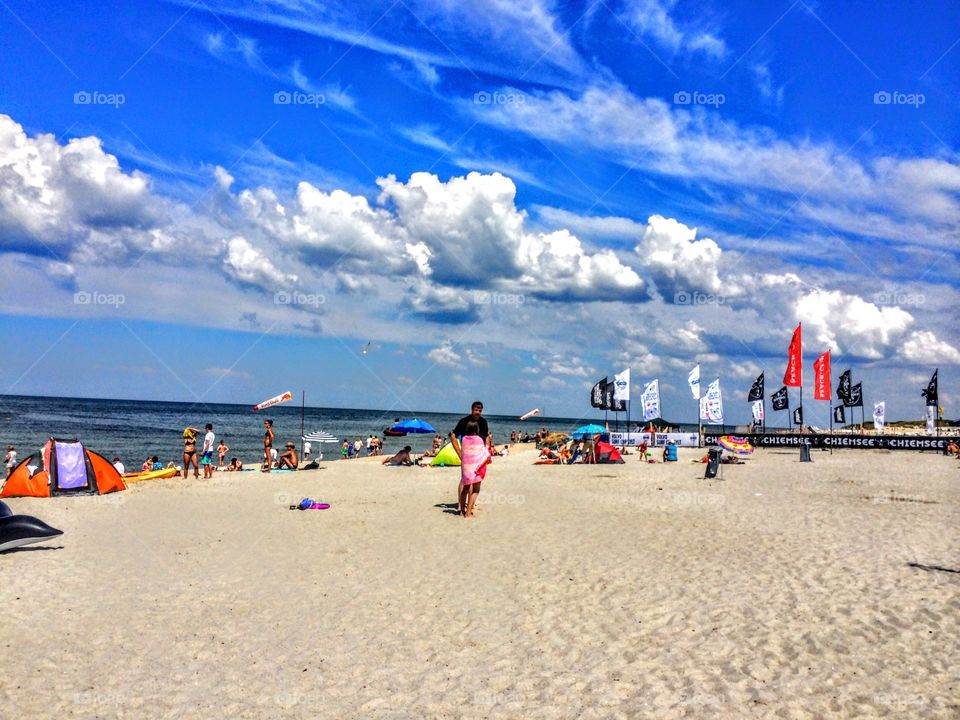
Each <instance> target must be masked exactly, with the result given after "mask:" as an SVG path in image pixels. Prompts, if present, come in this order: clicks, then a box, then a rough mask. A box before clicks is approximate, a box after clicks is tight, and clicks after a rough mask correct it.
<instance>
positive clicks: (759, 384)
mask: <svg viewBox="0 0 960 720" xmlns="http://www.w3.org/2000/svg"><path fill="white" fill-rule="evenodd" d="M754 400H763V373H760V377H758V378H757V379H756V380H754V381H753V386H752V387H751V388H750V394H749V395H747V402H753V401H754Z"/></svg>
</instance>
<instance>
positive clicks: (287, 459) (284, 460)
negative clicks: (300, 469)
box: [277, 442, 300, 470]
mask: <svg viewBox="0 0 960 720" xmlns="http://www.w3.org/2000/svg"><path fill="white" fill-rule="evenodd" d="M299 464H300V461H299V459H298V458H297V450H296V446H295V445H294V444H293V443H292V442H288V443H287V444H286V449H285V450H284V451H283V452H282V453H280V461H279V462H278V463H277V467H278V468H289V469H290V470H296V469H297V465H299Z"/></svg>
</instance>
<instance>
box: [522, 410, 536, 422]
mask: <svg viewBox="0 0 960 720" xmlns="http://www.w3.org/2000/svg"><path fill="white" fill-rule="evenodd" d="M539 414H540V408H534V409H533V410H531V411H530V412H528V413H524V414H523V415H521V416H520V419H521V420H529V419H530V418H532V417H533V416H534V415H539Z"/></svg>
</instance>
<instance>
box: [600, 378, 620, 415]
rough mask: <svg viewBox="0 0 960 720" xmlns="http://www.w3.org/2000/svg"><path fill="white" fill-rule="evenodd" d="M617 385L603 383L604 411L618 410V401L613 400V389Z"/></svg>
mask: <svg viewBox="0 0 960 720" xmlns="http://www.w3.org/2000/svg"><path fill="white" fill-rule="evenodd" d="M615 387H616V385H615V384H614V383H612V382H606V380H604V383H603V409H604V410H616V409H617V408H616V405H617V401H616V400H614V399H613V389H614V388H615Z"/></svg>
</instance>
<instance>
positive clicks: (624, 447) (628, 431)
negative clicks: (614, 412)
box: [621, 381, 632, 450]
mask: <svg viewBox="0 0 960 720" xmlns="http://www.w3.org/2000/svg"><path fill="white" fill-rule="evenodd" d="M631 382H632V381H631ZM629 439H630V396H629V395H628V396H627V432H626V438H625V441H624V443H623V445H622V446H621V447H623V449H624V450H626V449H627V442H626V440H629Z"/></svg>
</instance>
